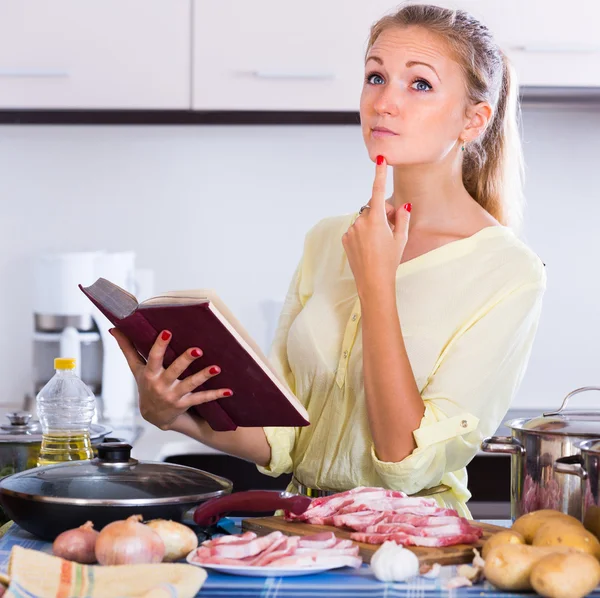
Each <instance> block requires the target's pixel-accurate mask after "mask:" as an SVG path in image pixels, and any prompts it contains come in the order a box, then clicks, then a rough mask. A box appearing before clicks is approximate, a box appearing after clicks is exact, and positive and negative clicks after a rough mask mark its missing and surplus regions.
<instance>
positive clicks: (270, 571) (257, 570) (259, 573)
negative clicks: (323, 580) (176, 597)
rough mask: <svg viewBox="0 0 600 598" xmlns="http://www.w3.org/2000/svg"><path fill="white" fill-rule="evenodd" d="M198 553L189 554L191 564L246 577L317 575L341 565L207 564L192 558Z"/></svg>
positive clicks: (188, 558)
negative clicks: (256, 565)
mask: <svg viewBox="0 0 600 598" xmlns="http://www.w3.org/2000/svg"><path fill="white" fill-rule="evenodd" d="M195 553H196V551H195V550H192V552H190V554H188V555H187V558H186V561H187V562H188V563H189V564H190V565H196V567H202V568H203V569H208V570H209V571H215V573H227V574H228V575H245V576H246V577H292V576H294V575H316V574H317V573H324V572H325V571H330V570H331V569H339V568H340V567H339V566H331V565H329V566H325V567H324V566H323V565H317V566H315V567H252V566H245V567H244V566H241V565H240V566H234V565H205V564H203V563H198V562H196V561H193V560H192V557H193V556H194V554H195Z"/></svg>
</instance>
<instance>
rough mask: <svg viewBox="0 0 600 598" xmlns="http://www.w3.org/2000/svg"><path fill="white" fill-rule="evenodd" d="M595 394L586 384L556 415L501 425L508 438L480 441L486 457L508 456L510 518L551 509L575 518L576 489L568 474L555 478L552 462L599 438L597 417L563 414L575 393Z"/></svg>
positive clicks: (577, 510) (578, 501)
mask: <svg viewBox="0 0 600 598" xmlns="http://www.w3.org/2000/svg"><path fill="white" fill-rule="evenodd" d="M591 390H600V387H596V386H586V387H583V388H578V389H576V390H574V391H573V392H570V393H569V394H568V395H567V396H566V397H565V399H564V400H563V403H562V405H561V407H560V409H559V410H558V411H555V412H552V413H545V414H543V415H541V416H540V417H535V418H533V419H526V418H523V419H515V420H511V421H509V422H506V424H505V425H506V426H508V427H509V428H511V430H512V436H493V437H491V438H486V439H485V440H484V441H483V443H482V445H481V448H482V450H483V451H484V452H487V453H503V454H509V455H510V456H511V493H510V503H511V517H512V519H513V520H514V519H516V518H517V517H520V516H521V515H524V514H525V513H529V512H530V511H537V510H539V509H555V510H558V511H562V512H563V513H567V514H569V515H572V516H573V517H576V518H578V519H581V518H582V516H583V513H582V510H581V487H580V483H579V480H578V479H576V478H574V477H573V476H565V475H559V474H557V473H555V471H554V462H555V461H556V460H557V459H560V458H561V457H570V456H574V455H578V454H579V452H580V450H579V445H580V444H581V443H582V442H584V441H585V440H589V439H593V438H600V413H599V412H595V413H589V412H577V411H571V412H567V411H565V408H566V406H567V403H568V402H569V399H570V398H571V397H572V396H574V395H576V394H579V393H582V392H587V391H591Z"/></svg>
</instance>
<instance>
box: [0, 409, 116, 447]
mask: <svg viewBox="0 0 600 598" xmlns="http://www.w3.org/2000/svg"><path fill="white" fill-rule="evenodd" d="M31 418H32V415H31V413H29V412H28V411H11V412H10V413H7V414H6V420H5V421H4V423H0V443H2V442H13V443H25V444H30V443H35V442H38V443H40V442H42V426H41V424H40V422H39V421H35V420H32V419H31ZM111 432H112V430H111V429H110V428H108V427H107V426H101V425H100V424H92V425H91V426H90V438H91V440H92V441H94V440H98V439H100V438H103V437H104V436H106V435H107V434H110V433H111Z"/></svg>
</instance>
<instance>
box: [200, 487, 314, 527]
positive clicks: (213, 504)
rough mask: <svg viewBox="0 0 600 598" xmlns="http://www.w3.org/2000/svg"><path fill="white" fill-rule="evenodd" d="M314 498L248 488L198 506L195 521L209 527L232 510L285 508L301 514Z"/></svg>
mask: <svg viewBox="0 0 600 598" xmlns="http://www.w3.org/2000/svg"><path fill="white" fill-rule="evenodd" d="M311 502H312V499H311V498H309V497H308V496H302V495H301V494H292V493H291V492H279V491H276V490H248V491H246V492H235V493H234V494H229V495H227V496H221V497H218V498H211V499H210V500H207V501H206V502H205V503H202V504H201V505H199V506H197V507H196V510H195V511H194V522H195V523H196V525H201V526H204V527H208V526H209V525H214V524H215V523H217V521H219V519H220V518H221V516H222V515H225V514H226V513H230V512H231V511H253V512H257V513H260V512H262V511H276V510H277V509H284V510H285V511H290V512H291V513H294V514H295V515H300V514H302V513H304V511H306V509H308V506H309V505H310V503H311Z"/></svg>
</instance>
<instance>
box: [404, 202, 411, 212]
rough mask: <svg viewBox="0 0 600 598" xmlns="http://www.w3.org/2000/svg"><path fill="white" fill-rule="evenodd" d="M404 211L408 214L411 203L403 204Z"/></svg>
mask: <svg viewBox="0 0 600 598" xmlns="http://www.w3.org/2000/svg"><path fill="white" fill-rule="evenodd" d="M404 209H405V210H406V211H407V212H410V211H411V210H412V204H411V203H405V204H404Z"/></svg>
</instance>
